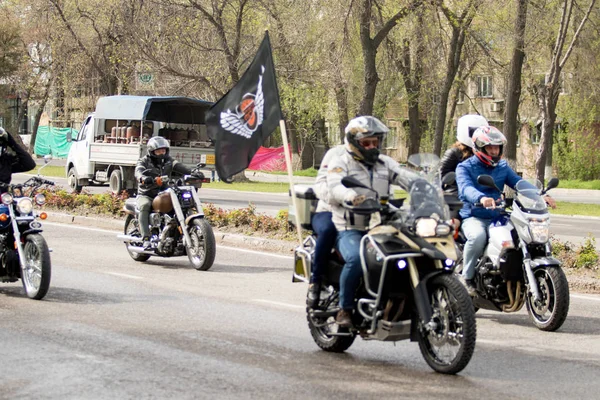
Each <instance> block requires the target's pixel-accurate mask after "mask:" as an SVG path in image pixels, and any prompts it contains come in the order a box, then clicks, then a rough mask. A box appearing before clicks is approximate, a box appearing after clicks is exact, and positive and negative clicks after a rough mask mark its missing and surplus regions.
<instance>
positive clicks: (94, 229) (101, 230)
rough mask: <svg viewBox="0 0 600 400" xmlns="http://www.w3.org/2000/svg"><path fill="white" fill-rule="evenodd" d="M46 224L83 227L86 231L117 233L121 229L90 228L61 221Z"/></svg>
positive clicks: (46, 223) (45, 223)
mask: <svg viewBox="0 0 600 400" xmlns="http://www.w3.org/2000/svg"><path fill="white" fill-rule="evenodd" d="M44 225H54V226H60V227H63V228H75V229H82V230H84V231H91V232H104V233H113V234H114V233H115V232H119V230H117V229H115V230H110V229H100V228H90V227H88V226H80V225H71V224H63V223H61V222H47V221H46V222H44Z"/></svg>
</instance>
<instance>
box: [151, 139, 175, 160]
mask: <svg viewBox="0 0 600 400" xmlns="http://www.w3.org/2000/svg"><path fill="white" fill-rule="evenodd" d="M169 147H170V146H169V141H168V140H167V139H165V138H164V137H162V136H155V137H153V138H151V139H150V140H148V147H147V149H146V151H147V152H148V155H149V156H150V157H151V158H153V159H154V160H164V159H165V158H167V157H168V156H169ZM158 149H166V150H167V151H166V153H165V154H161V155H156V154H154V151H155V150H158Z"/></svg>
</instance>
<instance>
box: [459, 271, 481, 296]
mask: <svg viewBox="0 0 600 400" xmlns="http://www.w3.org/2000/svg"><path fill="white" fill-rule="evenodd" d="M459 280H460V283H462V284H463V286H464V287H465V289H467V293H469V296H471V297H475V295H476V294H477V289H476V288H475V282H473V279H465V278H464V276H462V275H461V276H460V277H459Z"/></svg>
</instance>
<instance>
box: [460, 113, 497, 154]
mask: <svg viewBox="0 0 600 400" xmlns="http://www.w3.org/2000/svg"><path fill="white" fill-rule="evenodd" d="M487 125H489V123H488V121H487V119H485V118H484V117H482V116H481V115H477V114H467V115H463V116H462V117H460V118H459V119H458V125H457V127H456V139H458V141H459V142H461V143H462V144H464V145H466V146H469V147H473V140H471V138H472V137H473V133H474V132H475V130H476V129H477V128H479V127H481V126H487Z"/></svg>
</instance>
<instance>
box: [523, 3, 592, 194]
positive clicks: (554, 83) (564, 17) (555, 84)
mask: <svg viewBox="0 0 600 400" xmlns="http://www.w3.org/2000/svg"><path fill="white" fill-rule="evenodd" d="M595 4H596V0H590V1H589V5H588V7H587V10H586V11H585V13H584V14H583V16H582V17H581V20H580V21H579V24H578V26H577V29H576V30H575V32H574V33H573V35H572V37H571V41H570V43H569V45H568V46H567V48H566V49H565V44H566V41H567V37H568V33H569V29H570V26H571V21H572V19H573V7H574V6H576V2H575V1H574V0H564V1H563V3H562V7H561V18H560V24H559V26H558V32H557V34H556V41H555V43H554V46H553V48H552V58H551V60H550V67H549V69H548V72H547V74H546V78H545V82H544V83H543V84H540V85H538V86H537V88H536V89H537V99H538V106H539V109H540V116H541V119H542V131H541V136H540V146H539V148H538V151H537V155H536V161H535V169H536V177H537V179H539V180H540V181H541V182H543V181H544V178H545V177H550V176H551V175H552V164H551V163H550V165H547V162H546V161H547V158H550V157H551V152H552V139H553V132H554V125H555V122H556V105H557V103H558V95H559V94H560V91H561V85H560V76H561V72H562V70H563V68H564V66H565V64H566V62H567V60H568V59H569V56H570V55H571V52H572V51H573V48H574V47H575V45H576V44H577V39H578V38H579V35H580V34H581V31H582V29H583V27H584V26H585V24H586V22H587V21H588V19H589V16H590V13H591V12H592V10H593V8H594V5H595Z"/></svg>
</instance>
